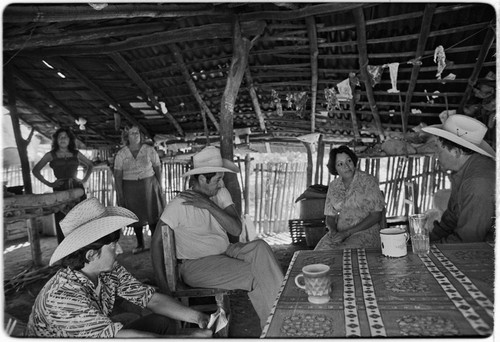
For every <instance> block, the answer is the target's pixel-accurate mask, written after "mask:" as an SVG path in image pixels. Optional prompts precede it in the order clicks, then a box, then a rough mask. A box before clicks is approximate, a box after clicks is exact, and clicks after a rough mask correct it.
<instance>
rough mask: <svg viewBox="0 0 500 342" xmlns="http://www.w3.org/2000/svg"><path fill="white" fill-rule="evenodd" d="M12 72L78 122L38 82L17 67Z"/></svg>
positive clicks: (105, 138)
mask: <svg viewBox="0 0 500 342" xmlns="http://www.w3.org/2000/svg"><path fill="white" fill-rule="evenodd" d="M12 71H13V73H14V75H15V76H16V77H17V78H19V79H20V80H21V81H23V82H24V83H26V85H28V86H29V87H30V88H32V89H33V90H34V91H35V92H37V93H39V94H40V95H42V97H44V98H45V99H47V100H48V101H50V102H52V103H53V104H54V105H56V106H57V107H59V108H60V109H61V110H62V111H63V112H64V113H65V114H67V115H68V116H69V117H71V118H72V119H73V120H78V118H77V117H76V116H74V115H73V113H72V110H71V109H70V108H68V107H66V105H65V104H64V103H62V102H61V101H59V100H58V99H56V98H55V97H54V95H52V94H51V93H49V92H48V91H47V90H45V88H44V87H42V86H41V85H40V84H39V83H38V82H36V81H34V80H32V79H31V78H30V77H29V76H28V75H26V74H25V73H24V72H22V71H21V70H19V69H17V68H16V67H12ZM87 129H88V130H89V131H93V132H94V134H95V135H97V136H99V137H101V138H103V139H104V140H105V141H108V142H110V143H114V142H113V141H111V140H109V139H108V138H107V137H106V135H105V134H103V133H102V132H99V131H97V130H95V129H92V128H91V125H90V123H89V124H88V125H87Z"/></svg>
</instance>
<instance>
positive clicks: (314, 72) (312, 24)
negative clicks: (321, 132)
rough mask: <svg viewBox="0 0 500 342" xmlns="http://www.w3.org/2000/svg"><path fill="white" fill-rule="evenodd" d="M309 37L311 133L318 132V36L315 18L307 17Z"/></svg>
mask: <svg viewBox="0 0 500 342" xmlns="http://www.w3.org/2000/svg"><path fill="white" fill-rule="evenodd" d="M306 25H307V36H308V38H309V47H310V49H309V50H310V53H311V132H313V133H314V131H315V130H316V121H315V120H316V97H317V95H318V54H319V52H318V36H317V33H316V20H315V19H314V17H313V16H310V17H306Z"/></svg>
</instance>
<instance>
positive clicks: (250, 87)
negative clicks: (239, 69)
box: [245, 66, 267, 133]
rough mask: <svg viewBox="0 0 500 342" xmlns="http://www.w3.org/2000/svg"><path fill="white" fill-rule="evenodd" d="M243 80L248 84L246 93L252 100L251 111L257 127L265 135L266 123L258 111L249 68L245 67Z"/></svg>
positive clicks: (257, 100) (258, 107) (258, 105)
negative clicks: (256, 121) (257, 120)
mask: <svg viewBox="0 0 500 342" xmlns="http://www.w3.org/2000/svg"><path fill="white" fill-rule="evenodd" d="M245 78H246V81H247V84H248V92H249V93H250V97H251V99H252V104H253V109H254V110H255V115H257V118H258V119H259V125H260V129H261V131H262V132H264V133H267V130H266V122H265V119H264V114H262V111H261V110H260V104H259V98H258V97H257V93H256V91H255V88H254V86H253V79H252V74H251V73H250V68H249V67H248V66H247V68H246V70H245Z"/></svg>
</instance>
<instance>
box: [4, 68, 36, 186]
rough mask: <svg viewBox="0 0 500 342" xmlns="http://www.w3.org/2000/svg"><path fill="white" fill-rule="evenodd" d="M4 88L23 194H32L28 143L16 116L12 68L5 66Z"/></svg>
mask: <svg viewBox="0 0 500 342" xmlns="http://www.w3.org/2000/svg"><path fill="white" fill-rule="evenodd" d="M4 79H5V88H6V90H7V93H8V101H9V113H10V119H11V121H12V130H13V131H14V138H15V140H16V146H17V152H18V153H19V160H20V161H21V171H22V174H23V185H24V193H25V194H32V193H33V188H32V185H31V170H30V164H29V160H28V142H27V141H26V140H24V139H23V137H22V135H21V127H20V124H19V117H18V115H17V106H16V85H15V83H14V75H13V70H12V66H11V65H10V64H7V66H6V68H5V78H4Z"/></svg>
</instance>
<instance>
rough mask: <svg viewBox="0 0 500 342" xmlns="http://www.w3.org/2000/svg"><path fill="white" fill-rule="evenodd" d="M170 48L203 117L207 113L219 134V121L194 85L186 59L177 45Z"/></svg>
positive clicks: (170, 45)
mask: <svg viewBox="0 0 500 342" xmlns="http://www.w3.org/2000/svg"><path fill="white" fill-rule="evenodd" d="M168 48H169V49H170V51H172V54H173V55H174V58H175V61H176V62H177V65H178V66H179V69H180V71H181V74H182V76H183V77H184V81H185V82H186V83H187V85H188V87H189V90H191V94H193V96H194V98H195V99H196V102H198V105H199V106H200V109H201V115H205V113H206V114H207V115H208V117H209V118H210V120H211V121H212V123H213V124H214V126H215V128H216V129H217V132H219V123H218V122H217V119H216V118H215V116H214V115H213V114H212V111H211V110H210V108H208V106H207V104H206V103H205V101H203V99H202V98H201V95H200V93H199V91H198V89H197V88H196V84H194V81H193V79H192V78H191V75H190V74H189V71H188V68H187V67H186V64H185V63H184V58H182V53H181V50H180V49H179V47H177V45H175V44H169V45H168Z"/></svg>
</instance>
